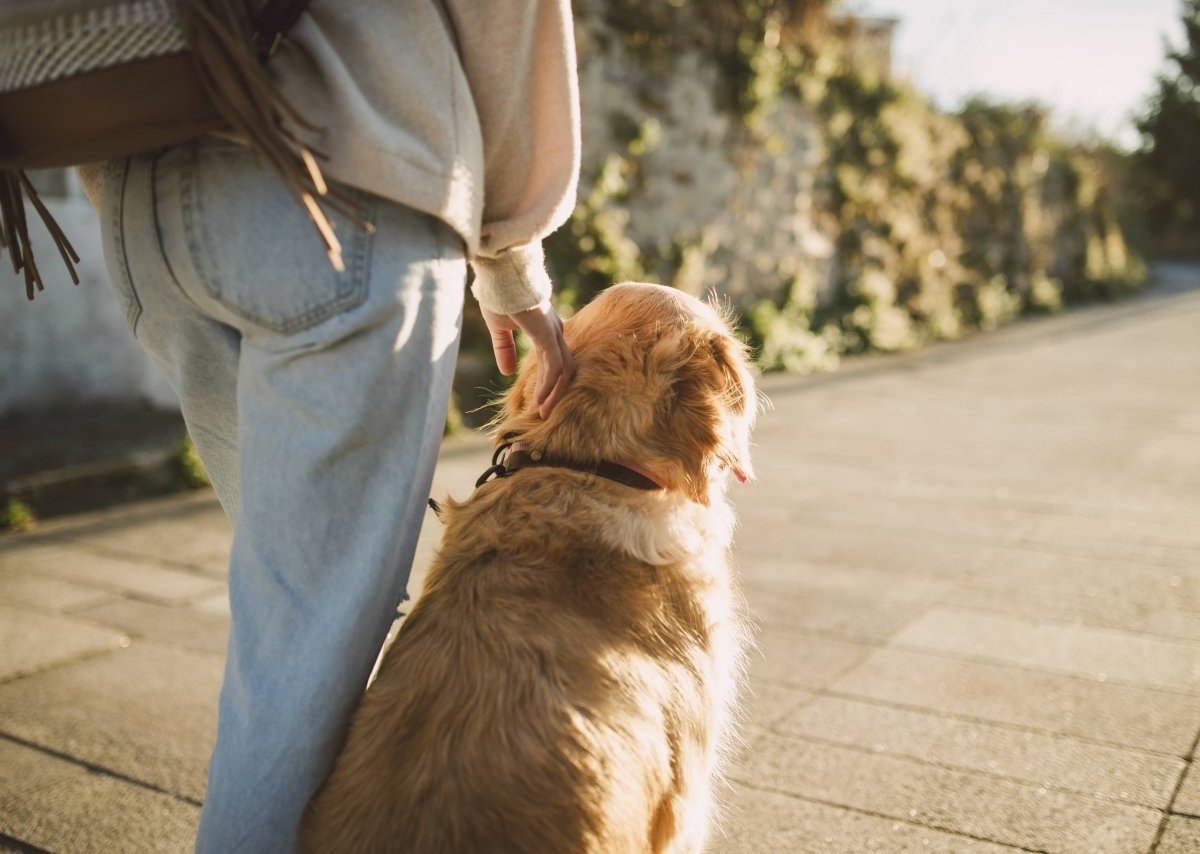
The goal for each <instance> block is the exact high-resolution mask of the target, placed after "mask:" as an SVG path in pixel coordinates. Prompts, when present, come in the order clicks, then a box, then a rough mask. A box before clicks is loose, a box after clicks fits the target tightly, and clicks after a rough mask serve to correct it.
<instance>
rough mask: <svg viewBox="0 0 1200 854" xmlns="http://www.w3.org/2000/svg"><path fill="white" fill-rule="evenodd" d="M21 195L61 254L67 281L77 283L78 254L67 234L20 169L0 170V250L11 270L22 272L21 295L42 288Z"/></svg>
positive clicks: (27, 294)
mask: <svg viewBox="0 0 1200 854" xmlns="http://www.w3.org/2000/svg"><path fill="white" fill-rule="evenodd" d="M25 197H28V199H29V201H30V202H31V203H32V204H33V207H34V209H35V210H36V211H37V212H38V215H39V216H40V217H41V218H42V222H43V223H44V224H45V226H46V230H47V231H49V232H50V236H51V237H52V238H53V239H54V245H55V246H56V247H57V248H58V252H59V254H60V255H61V256H62V259H63V263H65V264H66V265H67V271H68V272H69V273H70V274H71V281H72V282H74V283H75V284H77V285H78V284H79V274H78V273H77V272H76V270H75V265H76V264H78V263H79V255H78V254H76V252H75V247H73V246H72V245H71V241H69V240H68V239H67V235H66V234H64V233H63V230H62V229H61V228H60V227H59V225H58V223H57V222H55V220H54V216H53V215H52V214H51V213H50V211H49V209H48V208H47V207H46V205H45V204H44V203H43V202H42V199H41V197H40V196H38V192H37V190H36V189H35V188H34V186H33V184H32V183H31V182H30V181H29V178H27V177H26V176H25V173H24V172H11V171H7V170H5V171H0V249H7V250H8V255H9V259H10V260H11V261H12V268H13V272H14V273H22V272H23V273H24V274H25V296H26V298H27V299H33V295H34V294H35V293H36V292H37V291H41V290H45V285H44V284H43V282H42V274H41V271H40V270H38V266H37V263H36V262H35V261H34V260H33V245H32V244H31V243H30V240H29V223H28V222H27V221H26V219H25Z"/></svg>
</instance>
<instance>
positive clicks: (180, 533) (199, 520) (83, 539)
mask: <svg viewBox="0 0 1200 854" xmlns="http://www.w3.org/2000/svg"><path fill="white" fill-rule="evenodd" d="M69 536H70V538H71V539H72V540H75V541H76V542H79V543H83V544H86V545H88V546H90V547H92V548H94V549H96V550H101V549H103V550H106V551H109V552H111V553H113V554H116V555H119V556H123V557H132V558H135V559H136V558H139V557H140V558H145V559H148V560H155V561H166V562H169V563H176V564H183V565H187V566H192V567H197V568H205V569H213V568H217V569H218V570H219V569H220V567H222V566H223V565H224V561H225V557H226V556H227V555H228V553H229V541H230V537H231V536H232V535H231V532H230V526H229V521H228V520H227V519H226V518H225V514H224V512H222V511H221V509H220V505H219V504H218V505H216V506H215V507H213V506H208V505H196V506H195V507H194V508H192V512H190V513H188V514H187V515H186V516H184V517H182V518H166V519H158V520H155V522H154V524H153V525H146V524H144V523H142V524H137V525H130V526H125V525H120V524H112V525H110V526H105V527H96V528H92V529H83V530H79V531H71V532H70V534H69Z"/></svg>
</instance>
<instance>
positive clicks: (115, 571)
mask: <svg viewBox="0 0 1200 854" xmlns="http://www.w3.org/2000/svg"><path fill="white" fill-rule="evenodd" d="M11 570H16V571H18V572H20V573H22V574H25V575H30V574H33V575H40V576H45V577H49V578H59V579H63V580H66V581H74V582H78V583H80V584H88V585H92V586H94V587H98V588H101V589H104V590H112V591H116V592H119V593H124V594H128V595H132V596H141V597H144V598H146V599H150V600H153V601H156V602H165V603H176V602H186V601H187V600H189V599H195V598H198V597H200V596H204V595H208V594H212V593H214V592H217V591H219V590H221V589H222V582H221V581H220V580H218V579H213V578H207V577H204V576H202V575H197V574H196V573H192V572H185V571H182V570H178V569H169V568H166V567H163V566H156V565H154V564H153V563H152V562H151V563H140V562H136V561H133V560H128V559H118V558H113V557H108V556H106V555H100V554H94V553H92V552H88V551H85V550H83V549H82V548H80V547H78V546H75V545H70V544H61V545H60V544H46V545H34V546H30V547H28V548H24V549H19V550H9V551H4V552H0V574H3V573H5V572H6V571H11Z"/></svg>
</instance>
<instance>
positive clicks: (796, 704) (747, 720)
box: [741, 682, 816, 729]
mask: <svg viewBox="0 0 1200 854" xmlns="http://www.w3.org/2000/svg"><path fill="white" fill-rule="evenodd" d="M815 697H816V695H815V694H813V693H812V692H811V691H797V690H796V689H794V688H787V687H785V686H783V685H773V684H771V683H770V682H758V683H756V684H752V685H746V686H744V687H743V688H742V693H741V719H742V721H743V722H744V726H746V727H750V728H757V729H769V728H770V727H771V726H773V725H774V724H775V723H776V722H777V721H778V720H779V719H780V718H783V717H784V716H785V715H787V714H788V713H790V712H793V711H794V710H796V709H798V708H800V707H801V706H803V705H804V704H805V703H811V702H812V701H813V699H814V698H815Z"/></svg>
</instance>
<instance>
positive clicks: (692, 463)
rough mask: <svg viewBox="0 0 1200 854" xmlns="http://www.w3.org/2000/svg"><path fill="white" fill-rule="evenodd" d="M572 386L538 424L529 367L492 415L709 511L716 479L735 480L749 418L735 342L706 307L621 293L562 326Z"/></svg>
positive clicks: (752, 405)
mask: <svg viewBox="0 0 1200 854" xmlns="http://www.w3.org/2000/svg"><path fill="white" fill-rule="evenodd" d="M563 333H564V336H565V337H566V341H567V345H568V346H569V347H570V349H571V352H572V354H573V356H574V357H575V363H576V373H575V378H574V380H573V381H572V382H571V384H570V386H569V387H568V388H567V390H566V392H565V393H564V395H563V397H562V399H561V400H560V401H559V403H558V405H557V406H556V407H555V409H554V411H553V412H552V413H551V414H550V416H549V418H548V419H546V420H544V421H543V420H542V419H541V418H540V417H539V416H538V414H537V411H536V409H534V408H533V407H532V405H531V397H532V394H533V389H534V387H535V385H536V381H537V361H536V358H535V357H532V358H530V359H529V360H528V361H527V362H526V364H525V365H523V366H522V369H521V372H520V375H519V376H518V378H517V381H516V382H515V383H514V384H513V386H512V388H511V389H510V390H509V392H508V394H507V395H506V397H505V398H504V401H503V405H502V409H501V412H500V414H499V416H498V418H497V422H496V423H497V425H498V428H499V430H498V432H499V434H500V435H504V434H507V433H516V434H518V435H520V436H521V437H522V439H523V440H524V441H526V442H528V443H529V444H530V445H532V446H534V447H537V448H542V449H544V450H545V451H546V452H547V453H549V454H551V455H554V456H563V457H567V458H570V459H575V460H580V461H592V462H594V461H600V460H611V461H613V462H618V463H622V464H624V465H630V466H633V467H636V468H640V469H642V470H644V471H646V472H648V473H649V474H651V475H653V477H654V478H655V479H656V480H658V481H659V482H660V483H662V484H663V485H665V486H666V487H667V488H669V489H677V490H680V491H682V492H684V493H685V494H686V495H688V497H690V498H691V499H692V500H694V501H699V502H701V503H708V501H709V498H710V495H711V493H712V490H713V489H714V488H718V489H719V488H720V487H721V486H723V484H724V482H725V480H726V478H725V477H724V474H725V473H728V474H732V475H733V476H735V477H736V478H737V479H738V480H742V481H745V480H746V479H748V478H750V477H752V476H753V471H752V469H751V465H750V430H751V427H752V426H753V424H754V417H755V414H756V412H757V397H756V393H755V390H754V377H753V374H752V372H751V370H750V363H749V359H748V358H747V354H746V348H745V345H743V344H742V342H741V341H739V340H738V339H737V338H735V337H734V335H733V334H732V332H731V331H730V329H729V325H728V323H727V322H726V321H725V320H724V319H723V318H722V317H721V315H720V314H719V313H718V312H717V310H716V309H714V308H713V307H712V306H710V305H708V304H706V303H704V302H701V301H700V300H697V299H695V298H694V297H691V296H688V295H687V294H684V293H682V292H681V291H678V290H675V289H674V288H668V287H663V286H661V285H646V284H632V283H629V284H621V285H616V286H614V287H611V288H609V289H608V290H606V291H604V292H603V293H601V294H600V295H599V296H598V297H596V299H595V300H593V301H592V302H591V303H589V304H588V305H587V306H586V307H585V308H583V309H582V310H581V311H580V312H579V313H578V314H576V315H575V316H574V317H572V318H570V319H568V320H567V321H566V322H565V324H564V328H563Z"/></svg>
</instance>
